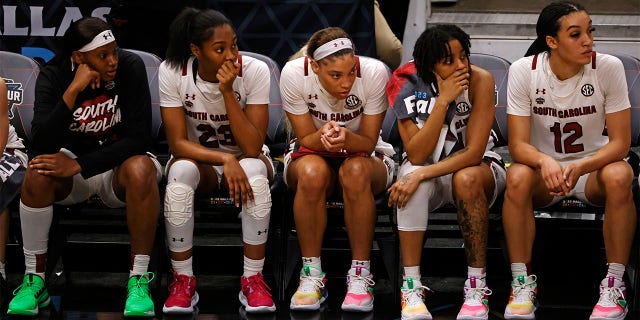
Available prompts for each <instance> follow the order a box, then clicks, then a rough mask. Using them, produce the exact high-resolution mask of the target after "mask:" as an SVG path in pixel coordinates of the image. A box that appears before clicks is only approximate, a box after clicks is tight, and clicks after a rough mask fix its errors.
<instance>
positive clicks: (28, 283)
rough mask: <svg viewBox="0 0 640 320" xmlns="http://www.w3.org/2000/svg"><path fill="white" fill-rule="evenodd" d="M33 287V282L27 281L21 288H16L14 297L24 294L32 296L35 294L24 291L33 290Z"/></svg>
mask: <svg viewBox="0 0 640 320" xmlns="http://www.w3.org/2000/svg"><path fill="white" fill-rule="evenodd" d="M32 286H33V281H30V280H27V281H23V282H22V283H21V284H20V286H19V287H17V288H15V290H13V295H14V296H17V295H24V294H29V295H32V294H33V293H31V292H27V290H22V289H23V288H24V289H27V288H29V289H30V288H31V287H32Z"/></svg>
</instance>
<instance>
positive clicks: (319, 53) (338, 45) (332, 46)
mask: <svg viewBox="0 0 640 320" xmlns="http://www.w3.org/2000/svg"><path fill="white" fill-rule="evenodd" d="M342 49H353V45H352V44H351V40H349V39H348V38H338V39H335V40H331V41H329V42H327V43H325V44H323V45H321V46H320V47H318V49H316V51H314V52H313V59H314V60H316V61H318V60H320V59H322V58H326V57H328V56H330V55H332V54H334V53H336V52H338V51H340V50H342Z"/></svg>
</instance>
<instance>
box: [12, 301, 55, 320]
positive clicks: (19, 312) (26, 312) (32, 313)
mask: <svg viewBox="0 0 640 320" xmlns="http://www.w3.org/2000/svg"><path fill="white" fill-rule="evenodd" d="M49 302H51V297H48V298H47V300H45V301H43V302H41V303H40V304H38V306H37V307H36V308H35V309H32V310H11V309H8V310H7V314H9V315H15V316H35V315H38V313H39V312H40V309H42V308H46V307H48V306H49Z"/></svg>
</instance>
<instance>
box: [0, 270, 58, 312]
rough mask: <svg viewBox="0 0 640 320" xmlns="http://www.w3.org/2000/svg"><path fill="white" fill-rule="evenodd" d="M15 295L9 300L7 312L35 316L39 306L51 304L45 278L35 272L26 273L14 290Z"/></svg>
mask: <svg viewBox="0 0 640 320" xmlns="http://www.w3.org/2000/svg"><path fill="white" fill-rule="evenodd" d="M13 294H14V295H15V297H13V299H11V302H9V309H8V310H7V314H12V315H22V316H35V315H37V314H38V308H44V307H47V306H48V305H49V301H50V299H49V293H48V292H47V287H45V286H44V280H43V279H42V278H40V276H38V275H35V274H25V275H24V278H22V284H21V285H20V286H19V287H17V288H16V289H15V290H13Z"/></svg>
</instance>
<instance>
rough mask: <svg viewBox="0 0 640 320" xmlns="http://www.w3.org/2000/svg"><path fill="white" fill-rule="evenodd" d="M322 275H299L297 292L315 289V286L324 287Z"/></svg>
mask: <svg viewBox="0 0 640 320" xmlns="http://www.w3.org/2000/svg"><path fill="white" fill-rule="evenodd" d="M322 279H323V278H322V277H314V276H307V275H304V274H301V275H300V285H299V286H298V291H299V292H310V291H315V290H316V288H324V282H323V281H322Z"/></svg>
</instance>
